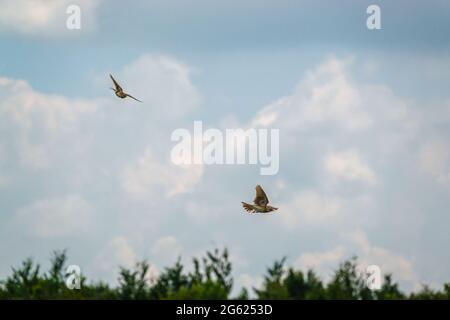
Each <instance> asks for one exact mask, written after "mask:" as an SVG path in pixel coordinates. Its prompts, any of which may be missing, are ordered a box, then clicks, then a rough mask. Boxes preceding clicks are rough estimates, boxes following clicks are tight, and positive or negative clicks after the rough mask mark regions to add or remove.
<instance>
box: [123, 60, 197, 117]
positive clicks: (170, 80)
mask: <svg viewBox="0 0 450 320" xmlns="http://www.w3.org/2000/svg"><path fill="white" fill-rule="evenodd" d="M190 74H191V69H190V68H189V67H188V66H187V65H185V64H183V63H181V62H180V61H178V60H176V59H173V58H171V57H168V56H163V55H150V54H145V55H142V56H141V57H139V58H138V59H137V60H135V61H133V62H132V63H130V64H129V65H127V66H125V68H124V71H123V78H122V77H121V78H120V79H123V83H124V84H126V88H129V90H133V92H131V91H130V93H131V94H132V95H135V96H137V97H139V98H140V99H141V100H143V101H144V106H145V107H146V108H149V109H150V110H151V111H152V112H154V113H157V114H158V115H159V117H158V118H160V117H161V116H165V117H166V118H167V119H169V120H170V119H174V118H176V117H180V116H184V115H186V114H188V113H189V112H191V111H192V110H193V109H195V108H196V107H197V106H198V105H199V103H200V101H201V96H200V93H199V92H198V91H197V89H196V88H195V86H194V85H193V84H192V82H191V79H190ZM119 82H120V81H119ZM158 120H159V121H160V120H161V119H158Z"/></svg>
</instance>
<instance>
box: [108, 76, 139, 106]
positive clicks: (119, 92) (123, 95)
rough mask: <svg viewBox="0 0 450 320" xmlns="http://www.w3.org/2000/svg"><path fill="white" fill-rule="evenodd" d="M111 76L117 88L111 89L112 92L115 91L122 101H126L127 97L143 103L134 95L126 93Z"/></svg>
mask: <svg viewBox="0 0 450 320" xmlns="http://www.w3.org/2000/svg"><path fill="white" fill-rule="evenodd" d="M109 76H110V77H111V80H112V81H113V83H114V87H115V88H111V90H114V93H115V94H116V96H118V97H119V98H121V99H125V98H126V97H130V98H131V99H134V100H136V101H139V102H142V101H141V100H139V99H136V98H135V97H133V96H132V95H130V94H128V93H126V92H124V91H123V89H122V87H121V86H120V85H119V84H118V83H117V81H116V79H114V78H113V76H112V75H109Z"/></svg>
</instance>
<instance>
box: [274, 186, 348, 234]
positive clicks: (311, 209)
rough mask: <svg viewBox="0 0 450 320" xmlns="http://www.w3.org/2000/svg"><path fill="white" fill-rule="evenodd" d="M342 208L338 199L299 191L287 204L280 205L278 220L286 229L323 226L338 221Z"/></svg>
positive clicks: (311, 191)
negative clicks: (280, 211)
mask: <svg viewBox="0 0 450 320" xmlns="http://www.w3.org/2000/svg"><path fill="white" fill-rule="evenodd" d="M342 206H343V203H342V200H341V199H340V198H339V197H336V196H332V195H324V194H321V193H319V192H317V191H313V190H307V191H301V192H298V193H296V194H295V195H293V197H292V199H290V201H289V202H287V203H283V204H280V208H281V209H280V210H283V211H282V213H281V214H280V219H281V221H282V223H283V225H284V226H286V227H287V228H295V227H298V226H320V225H322V226H325V225H328V224H329V223H332V222H333V221H335V220H336V219H338V214H339V212H340V211H341V209H342Z"/></svg>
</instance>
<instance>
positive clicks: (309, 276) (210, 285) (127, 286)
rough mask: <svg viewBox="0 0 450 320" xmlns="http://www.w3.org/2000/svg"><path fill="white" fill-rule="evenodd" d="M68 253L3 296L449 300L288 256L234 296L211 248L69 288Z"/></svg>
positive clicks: (227, 272)
mask: <svg viewBox="0 0 450 320" xmlns="http://www.w3.org/2000/svg"><path fill="white" fill-rule="evenodd" d="M66 262H67V255H66V252H65V251H57V252H54V253H53V257H52V258H51V266H50V269H49V270H48V271H46V272H41V268H40V265H39V264H36V263H35V262H34V261H33V260H32V259H26V260H25V261H23V262H22V265H21V266H20V267H18V268H13V269H12V274H11V275H10V276H8V277H7V278H6V279H5V280H0V299H248V298H249V291H248V290H253V292H254V296H256V298H258V299H450V283H447V284H444V287H443V288H442V290H432V289H430V288H429V287H428V286H423V287H422V289H421V290H420V291H419V292H415V293H410V294H406V293H404V292H402V291H400V289H399V287H398V284H397V283H395V282H394V281H393V280H392V277H391V275H386V276H385V277H384V281H383V284H382V287H381V289H380V290H374V291H372V290H370V289H368V288H367V285H366V279H365V275H363V274H361V273H359V272H358V271H357V259H356V258H352V259H350V260H347V261H344V262H343V263H341V264H340V265H339V266H338V267H337V269H336V270H335V272H334V275H333V277H332V279H331V280H330V281H329V282H328V283H324V282H323V281H322V280H321V279H320V278H319V277H318V276H317V275H316V273H315V272H314V271H313V270H308V271H307V272H302V271H300V270H295V269H293V268H287V267H286V266H285V259H284V258H283V259H281V260H279V261H275V262H274V263H273V265H272V266H270V267H269V268H267V271H266V274H265V275H264V281H263V284H262V285H261V287H260V288H243V289H242V291H241V292H240V293H239V294H238V295H237V296H231V289H232V287H233V278H232V274H231V273H232V264H231V262H230V260H229V255H228V251H227V249H224V250H218V249H216V250H214V251H212V252H206V255H205V256H204V257H202V258H200V259H197V258H194V259H193V261H192V262H193V268H192V271H190V272H187V271H186V269H185V267H184V266H183V265H182V264H181V262H180V259H178V261H177V262H176V263H175V264H174V265H173V266H171V267H166V268H165V269H164V270H163V271H162V272H161V273H160V274H159V276H158V277H157V278H154V279H152V278H150V275H149V271H150V265H149V264H148V263H147V262H146V261H141V262H139V263H137V264H136V266H135V267H134V268H132V269H126V268H120V271H119V275H118V285H117V286H115V287H112V286H110V285H108V284H107V283H104V282H88V281H87V279H86V278H85V277H84V276H81V288H80V289H79V290H76V289H75V290H71V289H68V288H67V286H66V279H67V275H66V274H65V271H66Z"/></svg>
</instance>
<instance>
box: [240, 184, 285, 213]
mask: <svg viewBox="0 0 450 320" xmlns="http://www.w3.org/2000/svg"><path fill="white" fill-rule="evenodd" d="M255 189H256V197H255V199H254V200H253V203H254V204H249V203H246V202H242V206H243V207H244V209H245V210H246V211H247V212H249V213H257V212H258V213H267V212H271V211H275V210H278V208H275V207H272V206H269V205H268V204H269V199H268V198H267V196H266V193H265V192H264V190H263V188H261V186H260V185H257V186H256V188H255Z"/></svg>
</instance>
